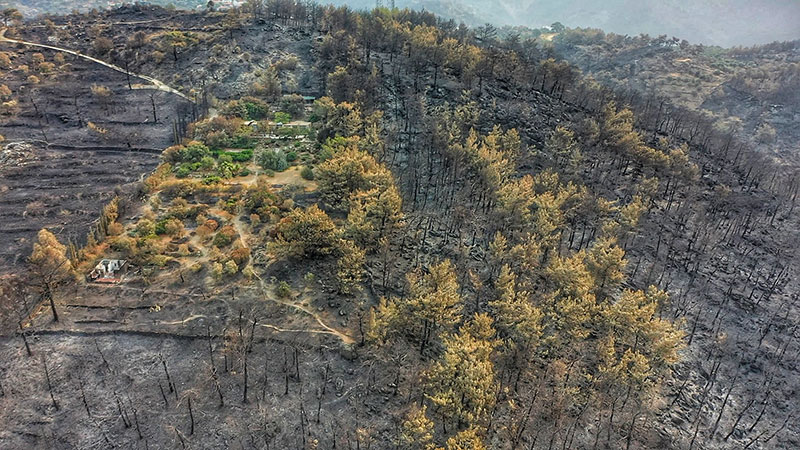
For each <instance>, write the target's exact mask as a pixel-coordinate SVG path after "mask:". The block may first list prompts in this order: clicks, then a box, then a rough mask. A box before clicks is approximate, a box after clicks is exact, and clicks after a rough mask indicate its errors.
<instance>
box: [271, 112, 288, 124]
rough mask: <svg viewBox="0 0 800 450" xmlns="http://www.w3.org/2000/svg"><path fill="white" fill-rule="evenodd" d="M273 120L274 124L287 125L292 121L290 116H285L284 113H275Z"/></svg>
mask: <svg viewBox="0 0 800 450" xmlns="http://www.w3.org/2000/svg"><path fill="white" fill-rule="evenodd" d="M273 120H274V121H275V122H276V123H289V122H291V121H292V116H290V115H289V114H287V113H285V112H280V111H279V112H276V113H275V116H274V117H273Z"/></svg>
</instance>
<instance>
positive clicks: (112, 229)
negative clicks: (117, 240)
mask: <svg viewBox="0 0 800 450" xmlns="http://www.w3.org/2000/svg"><path fill="white" fill-rule="evenodd" d="M124 232H125V227H123V226H122V224H121V223H119V222H111V223H110V224H108V227H107V228H106V234H107V235H109V236H119V235H120V234H122V233H124Z"/></svg>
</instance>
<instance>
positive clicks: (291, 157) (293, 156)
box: [286, 150, 297, 162]
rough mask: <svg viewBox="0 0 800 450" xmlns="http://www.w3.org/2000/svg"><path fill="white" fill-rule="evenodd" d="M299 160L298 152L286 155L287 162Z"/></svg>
mask: <svg viewBox="0 0 800 450" xmlns="http://www.w3.org/2000/svg"><path fill="white" fill-rule="evenodd" d="M296 160H297V152H296V151H294V150H292V151H290V152H289V153H287V154H286V161H289V162H295V161H296Z"/></svg>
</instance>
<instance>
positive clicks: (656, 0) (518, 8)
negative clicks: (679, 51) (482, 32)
mask: <svg viewBox="0 0 800 450" xmlns="http://www.w3.org/2000/svg"><path fill="white" fill-rule="evenodd" d="M334 3H338V4H348V5H350V6H352V7H354V8H364V7H372V6H374V5H375V2H374V1H369V0H335V2H334ZM384 3H388V0H387V1H384ZM395 3H396V5H397V6H398V7H404V6H409V7H416V8H425V9H426V10H429V11H431V12H434V13H438V14H442V15H446V16H450V17H454V18H456V19H458V20H464V21H465V22H468V23H469V22H473V23H475V22H479V23H483V22H493V23H496V24H498V25H525V26H530V27H540V26H542V25H549V24H551V23H553V22H555V21H560V22H562V23H564V24H565V25H567V26H570V27H595V28H602V29H603V30H605V31H606V32H615V33H620V34H630V35H638V34H640V33H647V34H650V35H654V36H655V35H660V34H666V35H668V36H670V37H671V36H677V37H680V38H681V39H687V40H689V41H691V42H695V43H703V44H711V45H720V46H724V47H730V46H736V45H754V44H759V43H767V42H772V41H783V40H792V39H797V38H800V1H797V0H700V1H685V0H605V1H602V2H598V1H589V0H518V1H517V0H396V2H395Z"/></svg>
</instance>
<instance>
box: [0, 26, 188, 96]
mask: <svg viewBox="0 0 800 450" xmlns="http://www.w3.org/2000/svg"><path fill="white" fill-rule="evenodd" d="M3 42H6V43H10V44H21V45H27V46H30V47H39V48H46V49H49V50H55V51H57V52H62V53H68V54H70V55H74V56H77V57H79V58H83V59H86V60H88V61H91V62H93V63H97V64H100V65H103V66H106V67H108V68H109V69H112V70H116V71H117V72H121V73H124V74H126V75H129V76H132V77H136V78H139V79H141V80H144V81H147V82H148V83H150V84H152V85H153V86H155V88H156V89H158V90H159V91H163V92H169V93H170V94H175V95H177V96H179V97H181V98H183V99H184V100H187V101H189V102H191V103H194V101H193V100H192V99H191V98H189V97H188V96H186V95H185V94H183V93H182V92H181V91H179V90H177V89H175V88H172V87H170V86H168V85H166V84H165V83H163V82H162V81H160V80H157V79H155V78H153V77H148V76H147V75H140V74H138V73H133V72H130V71H127V70H125V69H123V68H122V67H119V66H116V65H114V64H111V63H108V62H105V61H103V60H100V59H97V58H93V57H91V56H88V55H84V54H83V53H79V52H76V51H75V50H69V49H66V48H61V47H55V46H52V45H46V44H38V43H36V42H28V41H20V40H17V39H10V38H7V37H6V29H5V28H3V29H0V43H3Z"/></svg>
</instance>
